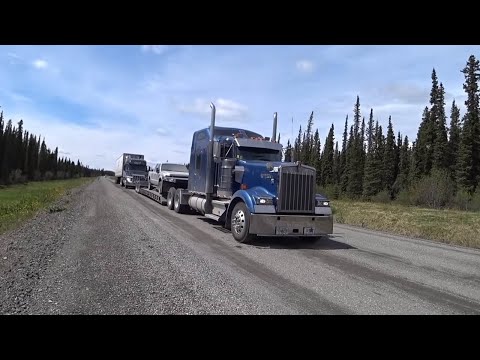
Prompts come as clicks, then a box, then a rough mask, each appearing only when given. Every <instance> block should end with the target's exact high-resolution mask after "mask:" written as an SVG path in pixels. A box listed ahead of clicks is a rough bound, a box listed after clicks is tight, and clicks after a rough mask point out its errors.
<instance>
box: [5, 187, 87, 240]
mask: <svg viewBox="0 0 480 360" xmlns="http://www.w3.org/2000/svg"><path fill="white" fill-rule="evenodd" d="M92 180H94V178H77V179H70V180H53V181H39V182H32V183H29V184H27V185H12V186H8V187H5V188H2V189H0V234H1V233H3V232H5V231H7V230H9V229H11V228H13V227H15V226H17V225H18V224H19V223H21V222H22V221H24V220H26V219H28V218H30V217H32V216H34V215H35V214H36V213H37V211H38V210H40V209H42V208H45V207H47V206H48V205H50V204H51V203H53V202H54V201H55V200H57V199H58V198H60V197H61V196H62V195H64V194H65V193H66V192H67V191H68V190H69V189H72V188H75V187H77V186H80V185H83V184H85V183H87V182H89V181H92ZM53 210H54V211H55V209H53Z"/></svg>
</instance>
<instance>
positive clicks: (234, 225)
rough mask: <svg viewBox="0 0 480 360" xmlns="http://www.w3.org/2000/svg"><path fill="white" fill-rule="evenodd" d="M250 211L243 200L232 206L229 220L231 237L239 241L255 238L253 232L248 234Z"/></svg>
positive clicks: (249, 240) (246, 241)
mask: <svg viewBox="0 0 480 360" xmlns="http://www.w3.org/2000/svg"><path fill="white" fill-rule="evenodd" d="M250 217H251V216H250V211H249V210H248V208H247V206H246V205H245V203H244V202H239V203H237V205H235V207H234V208H233V212H232V217H231V220H230V228H231V231H232V235H233V238H234V239H235V240H236V241H238V242H240V243H244V244H245V243H249V242H251V241H252V240H253V239H255V237H256V236H255V235H254V234H250V232H249V231H250Z"/></svg>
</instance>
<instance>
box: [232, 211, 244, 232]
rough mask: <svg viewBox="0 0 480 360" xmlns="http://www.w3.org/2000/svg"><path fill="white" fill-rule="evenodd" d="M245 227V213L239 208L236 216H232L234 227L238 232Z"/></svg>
mask: <svg viewBox="0 0 480 360" xmlns="http://www.w3.org/2000/svg"><path fill="white" fill-rule="evenodd" d="M244 228H245V213H244V212H243V211H242V210H238V211H237V212H236V213H235V216H234V217H233V218H232V229H233V230H234V231H235V233H237V234H241V233H242V232H243V229H244Z"/></svg>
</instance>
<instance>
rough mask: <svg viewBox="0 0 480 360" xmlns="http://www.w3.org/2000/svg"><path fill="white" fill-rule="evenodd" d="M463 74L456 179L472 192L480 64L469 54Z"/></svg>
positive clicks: (476, 174)
mask: <svg viewBox="0 0 480 360" xmlns="http://www.w3.org/2000/svg"><path fill="white" fill-rule="evenodd" d="M462 73H463V74H464V76H465V82H464V84H463V89H464V90H465V92H466V93H467V100H466V101H465V105H466V108H467V109H466V114H465V118H464V124H463V129H462V132H461V139H460V148H459V156H458V168H457V169H458V170H457V179H458V182H459V185H460V186H461V187H462V188H464V189H465V190H466V191H468V192H470V193H473V192H474V191H475V189H476V188H477V185H478V183H479V180H480V117H479V112H480V111H479V87H478V80H479V79H480V64H479V61H478V60H477V59H475V56H473V55H471V56H470V57H469V59H468V62H467V65H466V66H465V68H464V69H463V70H462Z"/></svg>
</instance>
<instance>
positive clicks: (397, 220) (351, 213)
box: [332, 200, 480, 248]
mask: <svg viewBox="0 0 480 360" xmlns="http://www.w3.org/2000/svg"><path fill="white" fill-rule="evenodd" d="M332 208H333V212H334V217H335V222H336V223H339V224H346V225H354V226H361V227H364V228H367V229H372V230H379V231H383V232H386V233H390V234H396V235H405V236H410V237H417V238H422V239H428V240H434V241H439V242H443V243H447V244H452V245H461V246H467V247H472V248H480V213H478V212H467V211H458V210H434V209H424V208H419V207H414V206H405V205H399V204H382V203H372V202H352V201H346V200H332Z"/></svg>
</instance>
